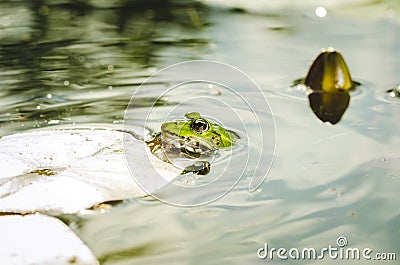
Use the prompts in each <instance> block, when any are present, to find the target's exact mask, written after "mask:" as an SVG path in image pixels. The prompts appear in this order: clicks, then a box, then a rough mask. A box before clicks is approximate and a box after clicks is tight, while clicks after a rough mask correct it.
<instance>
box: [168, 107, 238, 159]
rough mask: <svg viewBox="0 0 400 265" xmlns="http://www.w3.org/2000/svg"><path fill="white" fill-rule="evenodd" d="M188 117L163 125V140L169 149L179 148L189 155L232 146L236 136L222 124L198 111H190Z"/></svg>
mask: <svg viewBox="0 0 400 265" xmlns="http://www.w3.org/2000/svg"><path fill="white" fill-rule="evenodd" d="M185 117H186V119H182V120H176V121H171V122H165V123H163V124H162V125H161V141H162V143H163V146H164V148H166V149H167V150H171V149H178V150H179V151H180V152H183V153H185V154H186V155H189V156H194V157H196V154H197V155H200V154H204V153H207V152H214V151H215V150H217V149H220V148H225V147H230V146H231V145H232V144H233V143H234V141H235V138H236V136H235V135H234V134H233V133H231V132H229V131H228V130H226V129H224V128H223V127H222V126H220V125H218V124H216V123H212V122H210V121H209V120H207V119H206V118H204V117H202V116H201V115H200V114H199V113H197V112H189V113H186V115H185Z"/></svg>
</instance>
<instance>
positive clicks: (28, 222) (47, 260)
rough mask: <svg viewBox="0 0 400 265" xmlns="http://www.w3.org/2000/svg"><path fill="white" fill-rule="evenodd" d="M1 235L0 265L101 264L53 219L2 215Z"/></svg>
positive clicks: (77, 239) (35, 216) (44, 216)
mask: <svg viewBox="0 0 400 265" xmlns="http://www.w3.org/2000/svg"><path fill="white" fill-rule="evenodd" d="M0 234H1V237H0V246H2V247H1V248H0V260H1V264H13V265H27V264H58V265H71V264H74V265H98V264H99V263H98V262H97V260H96V258H95V256H94V255H93V254H92V252H91V251H90V250H89V248H88V247H87V246H86V245H85V244H84V243H83V242H82V241H81V240H80V239H79V238H78V237H77V236H76V235H75V234H74V232H72V231H71V229H70V228H69V227H68V226H66V225H65V224H64V223H62V222H61V221H60V220H58V219H56V218H54V217H49V216H46V215H41V214H34V215H27V216H21V215H6V216H0Z"/></svg>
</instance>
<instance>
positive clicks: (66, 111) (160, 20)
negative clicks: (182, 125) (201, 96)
mask: <svg viewBox="0 0 400 265" xmlns="http://www.w3.org/2000/svg"><path fill="white" fill-rule="evenodd" d="M102 4H104V5H105V6H102ZM0 5H1V8H0V10H1V11H0V12H1V14H2V15H1V17H2V18H1V23H0V25H1V26H2V27H0V39H1V42H0V58H1V60H0V69H1V77H0V84H1V87H2V89H1V110H0V121H1V125H0V126H1V128H2V129H3V130H4V132H8V133H10V132H12V131H19V130H25V129H28V128H35V127H43V126H47V125H54V124H63V123H76V122H105V123H110V122H115V123H118V122H121V120H122V119H123V111H124V110H125V108H126V106H127V104H128V102H129V98H130V94H131V93H132V92H133V89H134V88H135V87H137V86H138V85H140V84H141V83H142V82H143V81H144V79H145V78H147V77H148V76H149V75H150V74H152V73H154V72H155V71H156V70H157V68H158V67H159V65H163V64H165V63H166V61H167V60H170V61H180V60H190V59H197V58H199V56H198V53H201V52H202V51H203V50H205V49H207V45H208V41H207V39H205V38H204V36H202V29H203V28H204V27H206V25H205V24H206V22H205V17H206V13H207V11H206V8H205V7H204V6H203V5H201V4H199V3H197V2H192V1H121V2H120V3H119V2H118V1H114V2H113V3H111V2H108V1H104V2H102V3H98V2H97V4H96V5H98V6H93V5H91V3H89V2H85V1H76V2H75V1H49V2H47V1H2V2H1V3H0ZM177 49H179V53H178V52H176V51H174V50H177ZM169 52H170V53H172V54H173V55H178V57H179V58H176V57H175V56H172V55H168V53H169ZM163 53H166V54H165V55H163ZM138 105H146V100H143V102H138Z"/></svg>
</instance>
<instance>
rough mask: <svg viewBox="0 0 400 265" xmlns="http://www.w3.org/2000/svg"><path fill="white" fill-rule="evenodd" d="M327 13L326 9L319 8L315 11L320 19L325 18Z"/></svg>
mask: <svg viewBox="0 0 400 265" xmlns="http://www.w3.org/2000/svg"><path fill="white" fill-rule="evenodd" d="M327 13H328V12H327V10H326V8H325V7H322V6H319V7H317V8H316V9H315V15H317V16H318V17H325V16H326V14H327Z"/></svg>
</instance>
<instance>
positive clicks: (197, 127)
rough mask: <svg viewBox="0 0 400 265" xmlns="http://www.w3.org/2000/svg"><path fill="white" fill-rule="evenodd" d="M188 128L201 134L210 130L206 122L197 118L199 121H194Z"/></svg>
mask: <svg viewBox="0 0 400 265" xmlns="http://www.w3.org/2000/svg"><path fill="white" fill-rule="evenodd" d="M190 128H192V130H193V131H195V132H196V133H200V134H203V133H205V132H207V131H208V129H210V125H209V124H208V122H207V121H206V120H205V119H202V118H199V119H195V120H194V121H193V122H192V123H191V124H190Z"/></svg>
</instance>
